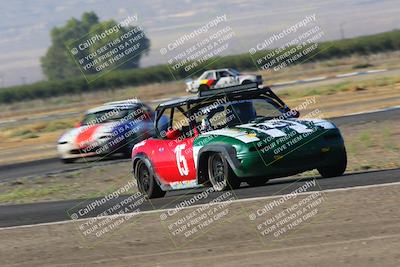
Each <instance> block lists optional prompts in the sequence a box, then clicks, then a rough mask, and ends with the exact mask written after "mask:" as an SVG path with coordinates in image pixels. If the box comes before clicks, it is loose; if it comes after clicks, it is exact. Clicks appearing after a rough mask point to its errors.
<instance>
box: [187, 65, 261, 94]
mask: <svg viewBox="0 0 400 267" xmlns="http://www.w3.org/2000/svg"><path fill="white" fill-rule="evenodd" d="M262 82H263V81H262V77H261V75H253V74H244V73H240V72H239V71H237V70H235V69H218V70H208V71H205V72H204V73H203V74H202V75H201V76H200V77H199V78H198V79H197V80H194V81H187V82H186V85H187V88H186V91H187V92H190V93H197V92H198V91H199V89H200V90H201V91H203V90H207V89H212V88H222V87H227V86H234V85H240V84H249V83H257V84H258V85H261V84H262Z"/></svg>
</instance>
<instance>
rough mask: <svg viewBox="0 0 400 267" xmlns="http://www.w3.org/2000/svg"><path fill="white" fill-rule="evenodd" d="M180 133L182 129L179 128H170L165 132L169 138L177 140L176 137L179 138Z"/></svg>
mask: <svg viewBox="0 0 400 267" xmlns="http://www.w3.org/2000/svg"><path fill="white" fill-rule="evenodd" d="M180 135H181V131H179V130H177V129H170V130H168V131H167V133H166V134H165V137H167V139H170V140H175V139H178V137H179V136H180Z"/></svg>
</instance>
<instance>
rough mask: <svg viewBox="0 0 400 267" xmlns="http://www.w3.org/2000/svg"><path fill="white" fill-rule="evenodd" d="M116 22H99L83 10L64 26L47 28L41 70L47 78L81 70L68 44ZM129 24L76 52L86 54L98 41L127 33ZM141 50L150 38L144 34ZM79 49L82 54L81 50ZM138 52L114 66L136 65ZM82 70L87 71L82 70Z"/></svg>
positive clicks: (145, 47) (59, 77)
mask: <svg viewBox="0 0 400 267" xmlns="http://www.w3.org/2000/svg"><path fill="white" fill-rule="evenodd" d="M115 25H117V22H115V21H114V20H108V21H105V22H100V21H99V18H98V16H97V15H96V14H95V13H94V12H85V13H84V14H83V15H82V18H81V20H77V19H75V18H71V19H70V20H68V21H67V23H66V24H65V25H64V26H61V27H55V28H53V29H52V30H51V33H50V35H51V41H52V43H51V46H50V47H49V49H48V50H47V52H46V54H45V55H44V56H43V57H42V58H41V66H42V70H43V73H44V74H45V75H46V77H47V78H48V79H49V80H60V79H67V78H71V77H76V76H77V75H81V71H80V69H79V67H78V65H77V63H76V62H75V60H74V58H73V56H72V55H71V54H70V51H68V48H67V47H68V45H69V44H71V43H74V42H76V41H77V40H80V39H82V38H85V37H86V39H87V38H90V37H91V36H93V35H95V34H97V33H98V32H99V31H100V30H101V29H105V28H110V27H113V26H115ZM132 28H133V27H121V28H120V30H119V31H118V32H116V33H113V34H112V35H110V36H107V38H105V39H103V40H102V41H101V42H98V43H97V44H95V45H93V47H91V48H90V49H86V50H85V51H82V52H81V54H80V56H84V55H87V54H89V53H91V52H93V50H94V49H98V48H99V47H100V45H102V44H103V45H104V43H105V42H107V41H110V40H111V39H112V38H117V37H120V36H122V35H123V34H125V33H127V32H128V31H129V30H131V29H132ZM141 47H142V50H144V51H147V50H148V48H149V47H150V41H149V39H147V38H146V37H145V36H144V38H143V39H142V40H141ZM82 53H83V54H82ZM141 55H142V53H141V54H139V55H137V56H136V57H133V58H130V60H129V61H127V62H126V63H125V64H122V65H118V66H115V67H116V69H129V68H137V67H138V66H139V61H140V58H141ZM86 74H88V73H87V72H86Z"/></svg>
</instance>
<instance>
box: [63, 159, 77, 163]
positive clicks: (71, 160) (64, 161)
mask: <svg viewBox="0 0 400 267" xmlns="http://www.w3.org/2000/svg"><path fill="white" fill-rule="evenodd" d="M75 160H76V159H75V158H69V159H61V162H62V163H64V164H71V163H74V162H75Z"/></svg>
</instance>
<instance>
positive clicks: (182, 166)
mask: <svg viewBox="0 0 400 267" xmlns="http://www.w3.org/2000/svg"><path fill="white" fill-rule="evenodd" d="M185 147H186V144H180V145H177V146H176V147H175V150H174V151H175V155H176V165H177V166H178V170H179V173H180V174H181V176H187V175H188V174H189V168H188V164H187V160H186V158H185V156H184V155H182V150H184V149H185Z"/></svg>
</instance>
